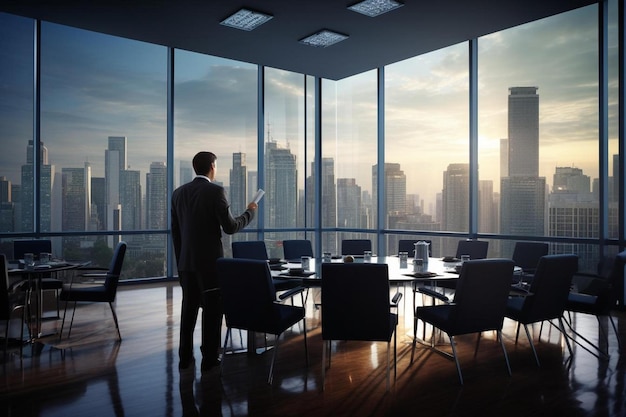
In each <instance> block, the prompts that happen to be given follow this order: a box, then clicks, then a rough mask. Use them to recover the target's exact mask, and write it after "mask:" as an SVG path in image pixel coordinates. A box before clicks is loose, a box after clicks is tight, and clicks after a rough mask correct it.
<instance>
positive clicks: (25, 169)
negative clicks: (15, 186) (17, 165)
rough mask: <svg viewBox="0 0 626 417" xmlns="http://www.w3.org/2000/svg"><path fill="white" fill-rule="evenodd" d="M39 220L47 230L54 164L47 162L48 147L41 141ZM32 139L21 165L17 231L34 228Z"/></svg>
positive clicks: (48, 229)
mask: <svg viewBox="0 0 626 417" xmlns="http://www.w3.org/2000/svg"><path fill="white" fill-rule="evenodd" d="M39 151H40V152H39V162H40V164H41V165H40V170H39V179H40V183H39V186H40V190H39V205H38V207H39V221H40V229H41V231H42V232H49V231H50V230H51V224H52V187H53V178H54V166H53V165H49V164H48V148H46V147H45V146H44V144H43V142H40V147H39ZM33 157H34V145H33V141H32V140H29V141H28V146H27V147H26V164H25V165H22V179H21V182H22V184H21V185H22V193H21V209H22V213H21V228H20V230H19V231H23V232H32V231H34V230H35V224H34V213H33V207H34V204H33V200H34V195H35V182H34V178H33Z"/></svg>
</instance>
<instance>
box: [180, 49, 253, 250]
mask: <svg viewBox="0 0 626 417" xmlns="http://www.w3.org/2000/svg"><path fill="white" fill-rule="evenodd" d="M175 67H176V71H175V72H174V73H175V80H174V83H175V89H174V91H175V94H174V160H175V166H176V168H177V169H176V170H175V172H174V178H175V181H174V183H175V186H179V185H181V184H184V183H187V182H189V181H191V180H192V179H193V177H194V175H195V174H194V172H193V168H192V165H191V161H192V159H193V157H194V155H195V154H196V153H198V152H200V151H209V152H213V153H214V154H215V155H217V170H216V177H215V181H216V182H217V183H218V184H220V185H222V186H223V187H224V188H225V189H226V195H227V196H228V199H229V202H230V204H231V212H232V214H233V215H234V216H237V215H240V214H241V213H242V212H243V211H244V210H245V209H246V206H247V204H248V202H249V201H251V198H252V196H253V194H254V193H255V192H256V190H257V188H258V181H257V166H258V165H257V154H258V152H257V66H256V65H252V64H246V63H241V62H237V61H231V60H227V59H222V58H216V57H211V56H207V55H201V54H197V53H192V52H187V51H179V50H177V51H176V54H175ZM264 200H265V197H264ZM261 204H264V203H263V200H262V202H261ZM257 221H258V220H257V219H256V218H255V220H254V221H253V223H252V224H251V225H248V227H247V228H246V230H250V229H253V228H255V227H256V224H257ZM241 238H244V239H245V235H242V236H241V237H238V236H237V235H235V236H230V235H226V234H224V236H222V244H223V246H224V250H225V252H226V255H227V256H229V255H230V246H231V239H241Z"/></svg>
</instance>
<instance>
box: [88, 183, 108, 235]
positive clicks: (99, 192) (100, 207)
mask: <svg viewBox="0 0 626 417" xmlns="http://www.w3.org/2000/svg"><path fill="white" fill-rule="evenodd" d="M105 201H106V184H105V179H104V177H91V215H92V216H93V217H94V222H95V224H96V227H95V230H104V228H105V226H106V223H105V213H106V204H105Z"/></svg>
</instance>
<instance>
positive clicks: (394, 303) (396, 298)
mask: <svg viewBox="0 0 626 417" xmlns="http://www.w3.org/2000/svg"><path fill="white" fill-rule="evenodd" d="M400 300H402V293H401V292H400V291H398V292H397V293H395V295H394V296H393V298H392V299H391V306H392V307H398V303H399V302H400Z"/></svg>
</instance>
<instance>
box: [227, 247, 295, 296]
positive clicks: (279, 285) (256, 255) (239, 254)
mask: <svg viewBox="0 0 626 417" xmlns="http://www.w3.org/2000/svg"><path fill="white" fill-rule="evenodd" d="M231 247H232V249H233V258H236V259H255V260H262V261H266V262H268V261H269V260H270V259H269V257H268V256H267V247H266V246H265V242H264V241H262V240H251V241H242V242H233V243H232V245H231ZM270 268H271V269H275V270H282V269H286V268H284V267H283V266H282V265H281V264H280V263H276V264H274V265H271V266H270ZM273 281H274V286H275V287H276V290H277V291H288V290H291V289H292V288H297V287H300V286H301V285H302V280H301V279H297V278H289V279H279V278H273ZM303 300H304V299H303ZM292 302H293V300H292Z"/></svg>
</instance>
